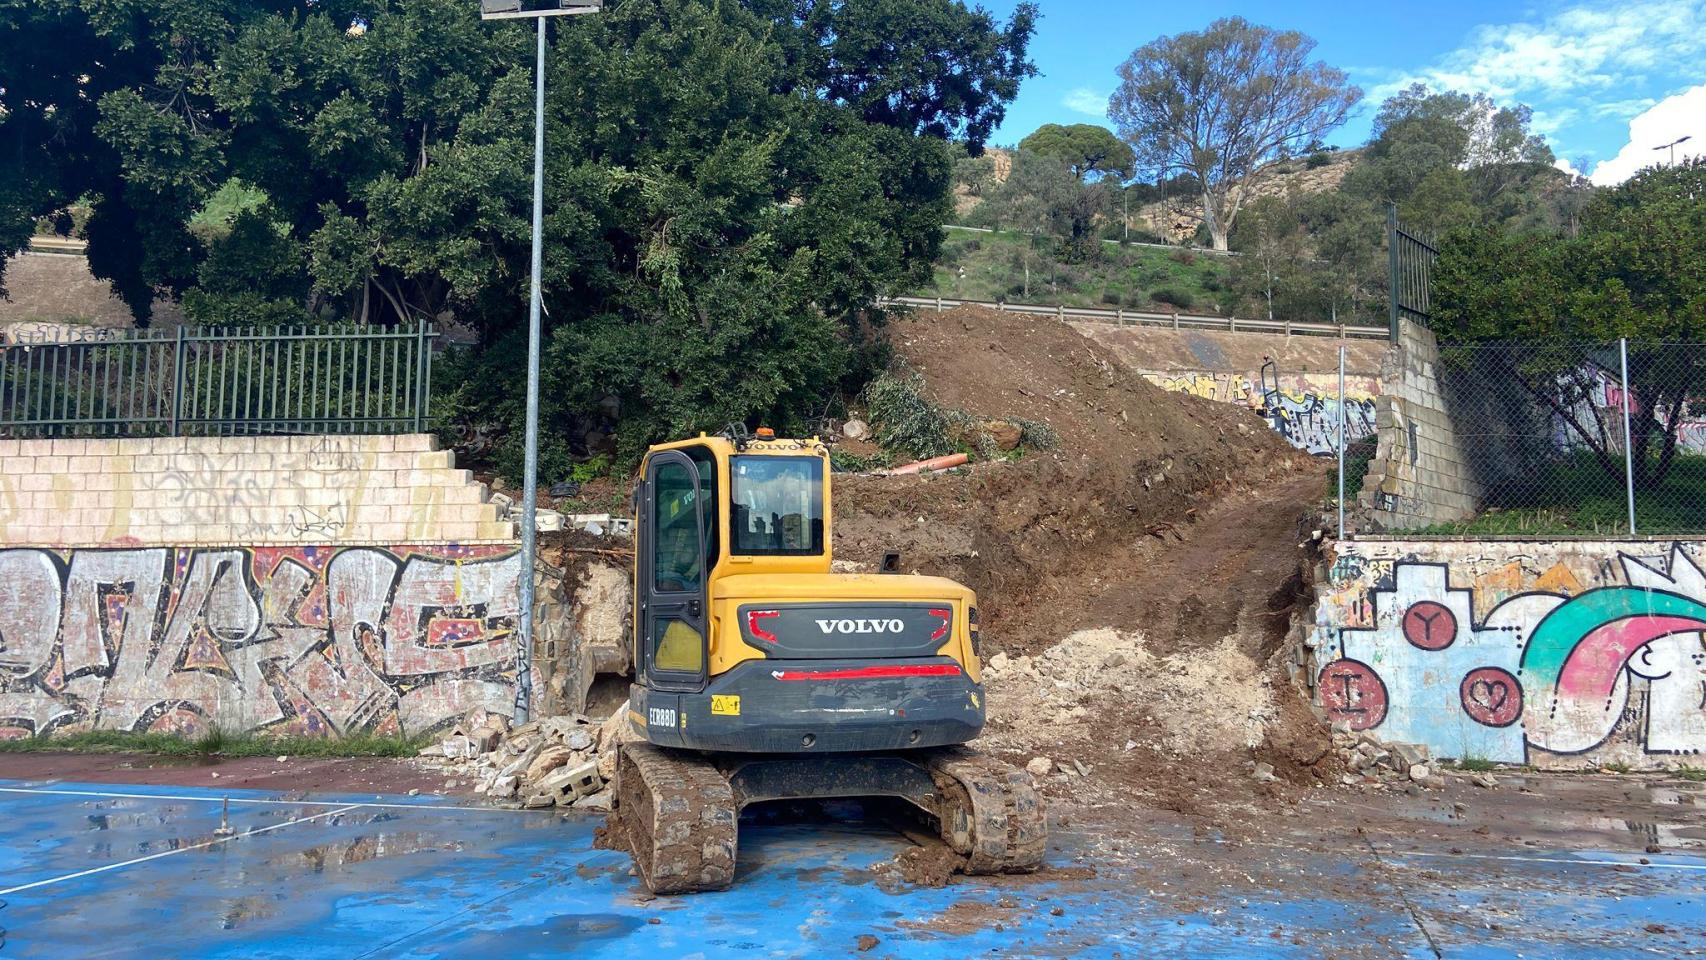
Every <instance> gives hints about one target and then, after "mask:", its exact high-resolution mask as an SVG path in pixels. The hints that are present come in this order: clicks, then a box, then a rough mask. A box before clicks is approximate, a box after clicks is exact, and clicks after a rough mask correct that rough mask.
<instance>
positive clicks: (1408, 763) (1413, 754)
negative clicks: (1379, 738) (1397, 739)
mask: <svg viewBox="0 0 1706 960" xmlns="http://www.w3.org/2000/svg"><path fill="white" fill-rule="evenodd" d="M1387 747H1388V748H1389V749H1390V750H1391V751H1392V753H1393V754H1394V755H1396V756H1397V758H1398V762H1399V763H1402V764H1403V765H1404V769H1406V770H1408V769H1409V768H1411V767H1413V766H1415V765H1416V764H1418V763H1426V762H1427V761H1428V748H1427V747H1424V746H1422V745H1421V744H1416V743H1390V744H1387Z"/></svg>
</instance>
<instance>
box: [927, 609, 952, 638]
mask: <svg viewBox="0 0 1706 960" xmlns="http://www.w3.org/2000/svg"><path fill="white" fill-rule="evenodd" d="M930 615H931V616H932V617H940V618H941V619H942V625H941V626H939V627H937V628H936V632H935V633H932V634H931V635H930V639H931V640H934V641H937V642H940V641H942V640H945V639H947V636H948V629H949V628H950V627H952V626H953V625H954V611H953V609H952V608H950V607H944V608H942V609H940V610H932V611H930Z"/></svg>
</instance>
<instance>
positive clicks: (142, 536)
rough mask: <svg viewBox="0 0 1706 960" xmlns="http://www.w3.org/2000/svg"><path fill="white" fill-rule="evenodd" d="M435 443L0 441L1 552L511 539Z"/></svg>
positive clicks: (418, 439) (415, 438) (407, 438)
mask: <svg viewBox="0 0 1706 960" xmlns="http://www.w3.org/2000/svg"><path fill="white" fill-rule="evenodd" d="M487 497H488V493H487V491H486V488H485V485H484V484H480V483H477V482H475V481H474V479H473V476H472V474H470V473H469V472H468V471H466V470H458V469H456V468H455V455H454V454H453V453H452V452H451V451H448V450H439V449H437V444H436V441H435V439H434V438H433V437H431V436H428V435H425V434H415V435H398V436H300V437H178V438H156V439H134V440H131V439H123V440H0V543H5V544H10V545H14V546H17V545H26V544H27V545H37V546H47V547H102V546H133V545H158V544H172V545H178V546H182V545H191V544H198V545H205V544H234V545H239V546H245V547H252V546H259V545H269V544H319V545H324V544H339V543H342V544H354V543H366V544H402V543H439V542H448V543H480V542H501V541H507V540H513V539H514V538H515V535H516V534H515V525H514V524H513V523H510V522H509V521H507V520H502V519H500V518H499V516H498V509H497V507H496V506H495V505H493V504H490V503H487V502H486V501H487Z"/></svg>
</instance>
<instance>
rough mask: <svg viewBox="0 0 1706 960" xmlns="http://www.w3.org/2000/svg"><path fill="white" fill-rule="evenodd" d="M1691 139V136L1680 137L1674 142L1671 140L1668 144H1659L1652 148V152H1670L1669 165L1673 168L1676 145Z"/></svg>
mask: <svg viewBox="0 0 1706 960" xmlns="http://www.w3.org/2000/svg"><path fill="white" fill-rule="evenodd" d="M1693 139H1694V137H1693V135H1692V134H1690V135H1687V136H1681V137H1677V138H1676V139H1675V140H1672V141H1671V142H1669V143H1662V144H1659V145H1658V146H1656V147H1654V148H1653V149H1654V150H1669V151H1670V165H1671V166H1673V167H1674V166H1676V145H1677V144H1679V143H1687V142H1688V141H1690V140H1693Z"/></svg>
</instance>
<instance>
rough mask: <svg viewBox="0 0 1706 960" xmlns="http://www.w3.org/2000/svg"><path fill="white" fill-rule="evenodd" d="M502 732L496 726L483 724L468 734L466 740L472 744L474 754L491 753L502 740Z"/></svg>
mask: <svg viewBox="0 0 1706 960" xmlns="http://www.w3.org/2000/svg"><path fill="white" fill-rule="evenodd" d="M503 737H504V733H503V731H502V730H499V729H498V728H497V727H496V726H484V727H481V728H479V729H478V730H475V731H474V732H473V733H471V734H469V735H468V742H469V743H470V744H471V745H472V746H473V748H474V753H475V754H476V755H478V754H483V753H491V752H492V751H493V750H496V749H497V748H498V744H499V743H501V742H502V741H503Z"/></svg>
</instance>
